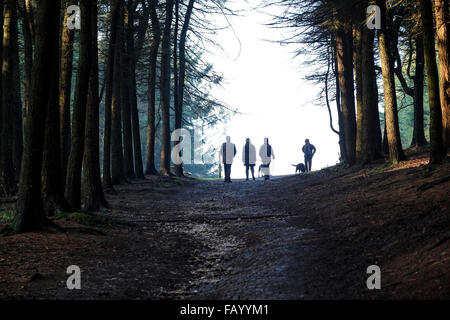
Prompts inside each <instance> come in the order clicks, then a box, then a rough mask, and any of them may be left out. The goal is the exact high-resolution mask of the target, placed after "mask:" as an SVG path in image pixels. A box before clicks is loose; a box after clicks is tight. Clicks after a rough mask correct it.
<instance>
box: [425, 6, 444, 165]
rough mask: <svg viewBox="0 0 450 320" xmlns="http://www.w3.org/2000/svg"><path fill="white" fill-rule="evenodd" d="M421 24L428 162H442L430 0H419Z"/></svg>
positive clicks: (438, 99) (440, 116)
mask: <svg viewBox="0 0 450 320" xmlns="http://www.w3.org/2000/svg"><path fill="white" fill-rule="evenodd" d="M420 11H421V14H422V25H423V49H424V50H423V51H424V57H425V68H426V71H427V83H428V101H429V103H430V164H437V163H442V156H443V149H444V148H443V147H444V145H443V141H442V110H441V103H440V98H439V74H438V69H437V65H436V55H435V47H434V44H435V43H434V30H433V10H432V6H431V0H420Z"/></svg>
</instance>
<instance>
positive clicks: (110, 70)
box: [103, 0, 121, 193]
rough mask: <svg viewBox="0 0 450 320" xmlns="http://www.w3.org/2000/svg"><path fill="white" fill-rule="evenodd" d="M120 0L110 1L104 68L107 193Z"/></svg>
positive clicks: (104, 178) (109, 183)
mask: <svg viewBox="0 0 450 320" xmlns="http://www.w3.org/2000/svg"><path fill="white" fill-rule="evenodd" d="M120 3H121V0H115V1H113V2H112V8H111V12H112V14H111V15H112V17H111V32H110V37H109V44H108V57H107V63H106V70H105V128H104V132H103V187H104V189H105V191H107V192H109V193H115V191H114V188H113V184H112V178H111V125H112V119H111V113H112V112H111V108H112V96H113V75H114V65H115V64H114V61H115V58H114V57H115V47H116V40H117V25H118V21H119V17H120V8H121V4H120Z"/></svg>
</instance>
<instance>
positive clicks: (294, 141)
mask: <svg viewBox="0 0 450 320" xmlns="http://www.w3.org/2000/svg"><path fill="white" fill-rule="evenodd" d="M249 2H250V3H248V2H245V1H231V2H230V3H231V5H232V8H239V9H247V10H248V9H250V8H251V5H252V4H257V3H259V1H257V0H252V1H249ZM268 19H269V18H268V16H267V15H265V14H262V13H258V12H257V11H255V10H252V11H247V12H245V13H243V14H242V16H240V17H233V18H231V19H230V22H231V24H232V25H233V28H234V31H235V33H236V35H237V36H238V37H239V40H240V43H241V53H240V55H239V57H238V58H237V59H235V58H236V57H237V56H238V54H239V41H238V40H237V38H236V36H235V35H234V34H233V31H232V30H231V29H230V28H228V29H227V30H224V31H220V33H219V36H218V39H219V41H220V44H221V45H222V47H223V48H224V51H225V52H224V53H223V52H222V53H219V54H218V55H214V56H212V57H208V61H211V62H212V63H213V64H214V68H215V69H216V70H217V71H218V72H221V73H223V74H224V76H225V84H224V88H223V89H215V90H214V92H213V94H214V95H215V96H216V97H218V98H220V99H221V100H223V101H225V102H226V103H227V104H228V105H230V106H232V107H234V108H237V109H238V110H239V112H240V113H242V114H238V115H235V116H233V118H232V119H231V120H230V121H229V122H228V123H227V124H226V125H225V128H215V130H216V132H217V130H220V132H225V135H229V136H231V141H232V142H233V143H235V144H236V147H237V149H238V154H237V156H236V158H235V162H234V165H233V169H232V177H233V178H242V177H244V176H245V170H244V167H243V165H242V162H241V159H242V154H241V152H242V147H243V145H244V143H245V138H246V137H249V138H250V139H251V140H252V142H253V144H254V145H255V146H256V149H257V152H258V150H259V147H260V146H261V145H262V143H263V139H264V137H268V138H269V140H270V144H271V145H272V147H273V150H274V154H275V156H276V160H275V161H274V165H273V168H271V170H272V172H271V173H272V174H274V175H284V174H292V173H293V172H294V171H295V169H294V168H293V167H292V164H296V163H299V162H303V153H302V152H301V147H302V146H303V144H304V140H305V139H306V138H309V139H310V141H311V143H312V144H314V145H315V146H316V148H317V154H316V156H315V157H314V159H313V170H318V169H321V168H324V167H327V166H330V165H334V164H336V163H337V162H338V159H339V145H338V136H337V135H336V134H335V133H333V132H332V131H331V129H330V127H329V116H328V112H327V109H326V106H325V102H324V104H323V106H317V105H313V104H312V103H311V101H313V100H314V99H315V98H316V96H317V93H318V92H319V90H320V88H318V87H314V85H312V84H311V83H310V82H307V81H306V80H304V79H303V78H304V76H305V74H306V70H305V69H304V68H305V67H304V66H302V65H301V60H300V59H293V50H294V49H295V48H294V47H292V46H280V45H279V44H278V43H273V42H268V41H265V40H277V39H280V38H282V32H283V30H281V29H271V28H269V27H267V26H264V25H263V24H264V23H265V22H267V21H268ZM225 135H224V136H223V141H224V140H225ZM214 143H216V142H214ZM258 160H259V159H258ZM259 163H260V161H258V163H257V165H259Z"/></svg>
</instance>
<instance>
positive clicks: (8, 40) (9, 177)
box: [0, 0, 18, 195]
mask: <svg viewBox="0 0 450 320" xmlns="http://www.w3.org/2000/svg"><path fill="white" fill-rule="evenodd" d="M14 43H17V11H16V2H15V1H14V0H7V1H6V5H5V13H4V23H3V56H2V123H1V155H0V160H1V164H0V168H1V172H0V174H1V175H0V184H1V186H2V189H1V191H2V193H3V192H4V193H5V194H7V195H10V194H13V193H14V192H15V183H14V180H15V179H14V178H15V174H14V160H13V143H14V142H13V137H14V121H12V119H14V118H15V116H14V113H15V98H16V96H15V94H14V90H15V88H14V76H15V74H16V73H15V68H18V65H15V63H14V58H13V57H14V52H13V50H14V48H13V47H14Z"/></svg>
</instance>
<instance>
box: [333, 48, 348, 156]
mask: <svg viewBox="0 0 450 320" xmlns="http://www.w3.org/2000/svg"><path fill="white" fill-rule="evenodd" d="M333 59H334V60H333V61H334V69H333V72H334V77H335V83H336V112H337V115H338V124H339V152H340V157H339V160H340V161H345V156H346V151H345V129H344V119H343V116H342V108H341V88H340V87H339V73H338V71H337V64H338V62H337V49H336V41H335V39H334V48H333Z"/></svg>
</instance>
